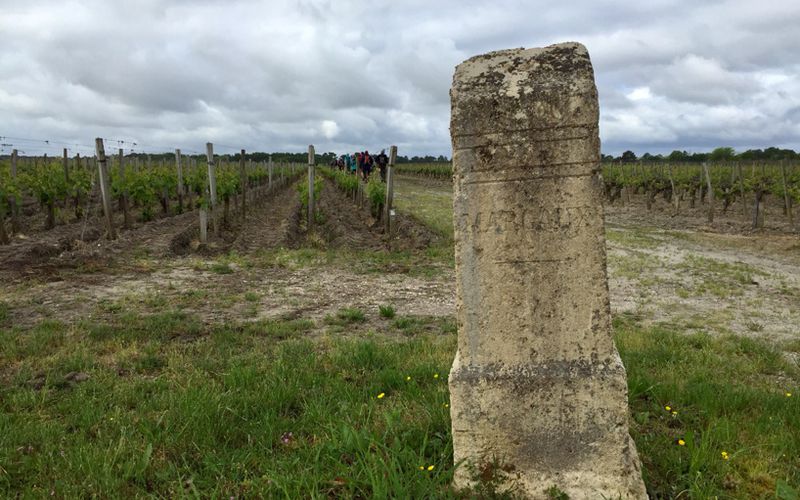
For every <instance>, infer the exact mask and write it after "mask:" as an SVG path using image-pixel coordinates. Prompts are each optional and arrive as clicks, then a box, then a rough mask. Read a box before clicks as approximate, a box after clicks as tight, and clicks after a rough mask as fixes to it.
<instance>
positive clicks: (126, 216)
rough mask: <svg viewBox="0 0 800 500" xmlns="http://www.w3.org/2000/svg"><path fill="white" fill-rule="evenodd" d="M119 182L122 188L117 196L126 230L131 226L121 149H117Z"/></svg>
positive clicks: (123, 155)
mask: <svg viewBox="0 0 800 500" xmlns="http://www.w3.org/2000/svg"><path fill="white" fill-rule="evenodd" d="M118 154H119V182H120V186H122V189H121V192H120V194H119V203H120V205H121V206H122V217H123V225H124V226H125V227H126V228H128V227H130V226H131V214H130V211H129V210H128V196H129V195H128V190H127V188H126V187H125V154H124V153H123V151H122V148H119V151H118Z"/></svg>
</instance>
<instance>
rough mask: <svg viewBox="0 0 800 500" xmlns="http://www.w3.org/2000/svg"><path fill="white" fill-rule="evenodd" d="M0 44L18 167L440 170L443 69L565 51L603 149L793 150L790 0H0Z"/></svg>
mask: <svg viewBox="0 0 800 500" xmlns="http://www.w3.org/2000/svg"><path fill="white" fill-rule="evenodd" d="M700 4H702V6H699V5H700ZM0 37H1V40H2V45H0V118H2V120H0V136H4V137H5V138H3V139H1V141H2V143H4V144H14V146H13V147H17V148H18V149H22V150H24V151H26V152H30V153H34V152H52V154H60V151H61V149H60V148H61V147H62V144H69V145H70V150H71V151H72V152H81V153H84V152H89V151H90V149H89V148H88V146H91V145H92V144H93V138H94V137H97V136H101V137H105V138H108V139H111V140H112V141H111V142H110V143H109V146H111V147H112V148H115V147H117V144H118V143H116V142H114V141H118V140H123V141H127V142H125V143H121V144H123V145H124V146H125V148H132V147H134V146H133V145H132V143H133V142H136V144H137V146H135V148H136V149H137V150H140V151H150V152H155V151H161V150H171V149H173V148H175V147H180V148H182V149H184V150H189V151H203V150H204V146H203V145H204V144H205V142H207V141H212V142H214V143H216V144H217V145H218V146H217V151H219V152H221V153H226V152H233V150H234V148H236V149H238V148H246V149H247V150H250V151H302V150H304V149H305V148H306V146H307V145H308V144H310V143H313V144H315V145H316V147H317V151H337V152H343V151H344V150H351V151H352V150H354V149H356V148H358V149H363V148H365V147H366V148H369V149H373V150H374V149H380V148H381V147H384V146H386V145H388V144H391V143H394V144H398V146H399V148H400V154H409V155H413V154H425V153H430V154H436V155H439V154H445V155H447V156H450V139H449V131H448V122H449V113H450V108H449V96H448V90H449V88H450V84H451V80H452V75H453V70H454V67H455V65H456V64H458V63H460V62H461V61H463V60H464V59H467V58H468V57H471V56H473V55H475V54H479V53H483V52H487V51H491V50H498V49H504V48H512V47H536V46H544V45H549V44H551V43H556V42H561V41H579V42H582V43H583V44H585V45H586V46H587V48H588V49H589V53H590V55H591V57H592V61H593V64H594V68H595V76H596V79H597V84H598V88H599V92H600V106H601V119H600V135H601V138H602V141H603V152H604V153H610V154H619V153H620V152H621V151H624V150H625V149H632V150H634V151H636V152H637V153H639V154H641V153H643V152H645V151H651V152H669V151H671V150H673V149H686V150H689V151H704V150H709V149H711V148H713V147H716V146H721V145H726V146H733V147H735V148H736V149H737V150H742V149H746V148H749V147H766V146H771V145H777V146H782V147H790V148H793V149H797V150H800V78H799V77H798V75H799V74H800V1H798V0H770V1H754V0H751V1H725V0H721V1H708V2H697V1H694V0H686V1H664V0H651V1H646V2H643V1H636V2H634V1H630V2H617V1H609V0H577V1H571V2H567V1H561V2H536V1H528V2H525V1H505V0H493V1H480V2H476V1H469V0H452V1H450V0H424V1H422V0H410V1H403V0H375V1H366V0H365V1H345V0H341V1H340V0H335V1H334V0H286V1H284V0H261V1H255V0H195V1H189V0H136V1H121V0H97V1H95V0H54V1H46V0H45V1H38V0H0ZM12 138H13V139H12ZM20 139H38V140H49V141H50V144H49V145H48V144H45V143H42V142H32V141H22V140H20ZM9 148H10V147H9V146H4V152H5V153H7V152H8V150H9Z"/></svg>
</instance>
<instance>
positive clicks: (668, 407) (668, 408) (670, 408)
mask: <svg viewBox="0 0 800 500" xmlns="http://www.w3.org/2000/svg"><path fill="white" fill-rule="evenodd" d="M664 409H665V410H667V411H670V410H672V407H671V406H665V407H664Z"/></svg>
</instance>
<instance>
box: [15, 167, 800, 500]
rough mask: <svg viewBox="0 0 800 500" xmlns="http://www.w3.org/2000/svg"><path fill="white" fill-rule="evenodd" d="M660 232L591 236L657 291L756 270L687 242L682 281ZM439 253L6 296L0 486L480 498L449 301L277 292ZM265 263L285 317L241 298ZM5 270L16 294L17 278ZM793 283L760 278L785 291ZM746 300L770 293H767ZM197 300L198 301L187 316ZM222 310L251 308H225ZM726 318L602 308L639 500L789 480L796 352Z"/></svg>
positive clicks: (734, 283) (794, 441)
mask: <svg viewBox="0 0 800 500" xmlns="http://www.w3.org/2000/svg"><path fill="white" fill-rule="evenodd" d="M447 189H448V188H447V187H446V186H444V185H440V183H437V184H433V187H432V188H431V189H428V188H426V186H425V184H424V183H421V182H416V181H415V182H414V183H412V184H404V183H403V182H402V180H401V181H400V182H398V192H399V196H398V209H400V210H413V213H414V215H415V216H417V217H419V218H420V220H423V221H426V222H427V223H429V224H430V225H431V226H432V227H434V228H436V229H437V230H439V231H441V232H442V234H444V235H448V234H450V235H452V225H451V224H450V222H449V221H450V219H449V218H450V217H451V212H450V211H449V210H451V209H450V208H449V206H450V205H449V203H450V200H449V198H448V194H447ZM428 191H430V192H428ZM400 200H405V201H403V202H401V201H400ZM404 203H405V204H404ZM448 228H450V229H448ZM447 231H450V232H449V233H448V232H447ZM661 238H663V235H662V234H660V233H655V232H651V231H644V230H638V229H637V230H633V231H628V230H625V231H623V230H621V229H617V230H612V231H610V232H609V241H610V244H612V245H615V247H618V248H621V249H623V250H625V252H626V253H624V255H623V254H620V255H616V254H613V253H612V254H611V255H610V257H609V259H610V261H611V260H612V259H613V262H612V266H611V270H612V279H629V278H625V277H623V276H622V275H626V276H630V277H637V276H639V275H641V270H646V271H648V272H651V271H652V273H653V276H655V277H653V278H649V279H650V280H651V283H650V282H648V283H650V284H649V285H647V286H652V287H653V290H656V291H657V292H658V293H662V294H663V293H665V292H664V291H665V290H667V291H669V293H673V292H674V293H677V292H676V290H678V289H679V288H680V287H684V288H685V289H686V293H687V294H688V295H689V296H690V298H691V297H695V296H700V297H713V300H714V301H717V302H719V303H722V304H726V303H727V301H729V300H733V299H734V298H736V297H738V299H741V298H742V297H741V296H736V295H733V296H731V294H730V293H728V292H731V291H734V292H735V291H736V290H738V289H739V287H740V286H744V284H746V283H747V282H748V280H750V281H753V280H757V281H763V280H764V279H766V278H765V277H764V275H763V273H764V270H763V269H762V268H760V267H758V266H754V265H752V264H747V263H726V262H722V261H720V262H717V261H711V262H709V261H708V260H704V259H705V258H704V257H693V258H692V259H682V260H681V261H680V262H683V263H684V264H683V265H684V266H685V267H683V268H676V269H677V271H676V272H680V273H682V274H693V275H697V276H698V278H697V280H695V281H692V282H691V286H689V283H688V282H676V283H672V281H673V280H674V278H673V277H671V276H664V275H663V271H664V267H665V266H666V265H667V264H665V262H664V261H662V260H659V259H658V258H654V257H652V255H651V254H649V253H646V251H647V250H657V249H659V248H660V247H661V246H662V245H663V240H662V239H661ZM623 257H624V258H623ZM398 262H399V264H398ZM667 262H671V261H667ZM450 263H451V257H449V256H445V254H444V253H437V252H436V251H433V252H422V253H419V254H415V253H405V254H397V255H393V254H386V253H379V252H347V253H344V252H333V253H331V252H329V251H319V250H311V249H300V250H291V251H270V252H262V253H258V254H253V255H246V256H242V255H235V254H231V255H227V256H222V257H220V258H218V259H216V260H214V261H213V262H198V263H194V264H191V265H192V266H194V267H195V268H196V272H198V273H200V272H201V273H203V280H199V281H197V282H195V281H188V280H187V281H185V282H181V283H180V286H179V287H177V290H172V289H171V288H170V286H169V285H167V286H162V285H159V286H160V288H159V289H158V291H154V290H153V289H150V288H146V289H144V288H143V289H138V288H132V287H127V288H128V289H127V291H126V293H125V294H124V295H122V296H121V297H120V298H119V299H116V300H104V301H101V302H99V303H98V304H97V305H96V306H95V307H93V308H90V309H89V310H88V313H86V314H81V315H75V316H70V315H67V314H65V313H64V312H63V311H58V310H56V311H53V312H52V314H51V317H50V318H48V319H42V320H38V321H36V322H33V323H31V324H26V325H25V326H20V325H19V324H17V323H15V322H14V318H16V317H17V316H16V312H15V308H18V307H21V305H20V303H19V302H18V301H15V300H14V297H13V296H11V295H12V294H10V293H6V294H5V297H6V298H8V297H10V299H9V300H5V299H4V300H3V301H0V496H4V497H13V496H22V497H44V496H53V497H56V498H73V497H88V496H93V495H96V496H99V497H131V496H159V497H170V498H172V497H196V496H203V497H205V496H209V497H234V498H250V497H259V496H262V497H286V498H298V497H301V498H302V497H316V498H323V497H331V496H333V497H342V498H371V497H378V498H381V497H384V498H385V497H394V498H432V497H433V498H458V497H459V496H461V497H466V498H470V497H472V498H475V497H485V496H487V495H488V494H490V493H491V491H488V490H482V491H475V492H471V493H470V492H468V493H465V494H462V495H458V494H456V493H455V492H453V491H452V490H451V489H450V487H449V483H450V480H451V478H452V474H453V464H452V445H451V439H450V422H449V409H448V408H447V404H448V392H447V383H446V378H447V372H448V371H449V367H450V364H451V362H452V357H453V354H454V349H455V340H456V333H455V328H454V325H453V321H452V317H451V316H449V315H443V316H427V315H424V314H415V313H412V312H409V311H408V310H406V309H405V308H404V307H403V306H396V305H391V304H390V303H389V302H391V301H388V299H387V302H385V303H384V302H382V301H383V300H384V299H383V298H381V299H380V301H379V302H377V303H376V304H374V305H370V306H369V307H366V306H364V305H363V304H364V303H365V302H363V301H362V302H359V304H358V305H354V304H349V305H346V306H342V305H341V304H346V301H345V302H341V301H339V302H334V304H336V306H335V307H337V308H336V309H333V310H329V311H326V312H324V313H321V314H320V313H319V311H318V310H317V309H320V308H324V307H325V306H324V305H319V306H318V307H317V308H316V309H309V308H308V307H309V306H308V304H307V303H306V302H304V300H307V299H305V298H304V296H302V295H298V293H299V292H296V291H294V290H295V288H297V287H305V289H308V288H309V287H311V288H313V290H310V295H312V296H313V297H312V299H308V300H312V301H316V303H320V300H321V299H324V298H325V296H326V295H327V294H330V293H333V292H332V290H333V289H331V288H325V286H323V285H324V282H320V283H322V284H319V283H315V282H313V281H311V279H312V278H313V276H314V275H315V274H320V275H323V276H324V275H325V274H328V273H338V274H335V276H336V277H335V279H334V280H333V282H334V285H337V286H339V287H341V283H342V282H343V279H344V278H348V277H350V275H347V274H343V272H342V271H341V270H340V269H341V268H347V269H348V270H349V272H351V273H352V274H353V276H352V278H353V279H363V280H370V279H373V276H374V275H376V273H382V274H381V275H380V276H379V277H380V278H381V279H383V280H390V281H391V280H398V282H400V281H401V280H409V279H413V280H417V281H420V280H421V282H422V283H423V284H424V283H428V282H431V281H430V280H440V279H441V275H442V273H443V271H442V270H441V267H442V266H443V265H445V266H448V265H450ZM148 265H149V266H153V267H157V266H159V265H162V266H166V265H167V264H166V263H163V264H159V263H158V262H155V261H154V262H150V263H149V264H148ZM398 266H400V269H398ZM417 266H419V267H421V268H424V269H428V271H424V272H419V271H416V270H415V268H416V267H417ZM637 266H638V267H637ZM637 269H638V270H639V271H637ZM269 270H275V271H274V272H272V271H270V272H272V274H266V275H262V274H258V273H259V272H267V271H269ZM278 270H279V271H280V273H278ZM149 272H150V273H151V274H149V275H147V276H150V279H154V278H155V276H156V274H155V271H154V270H150V271H149ZM659 273H661V274H659ZM410 274H411V275H413V276H409V275H410ZM772 274H774V272H772ZM169 276H173V277H174V276H178V275H176V274H175V273H173V274H170V275H169ZM298 276H299V277H300V278H297V277H298ZM773 278H775V277H774V276H773ZM170 279H173V278H170ZM175 279H177V278H175ZM630 279H632V278H630ZM426 280H427V281H426ZM245 281H246V282H247V283H246V284H244V285H243V283H244V282H245ZM266 281H269V283H267V285H268V286H273V287H278V286H280V287H282V288H280V289H279V290H277V292H276V293H279V294H281V298H282V299H281V300H283V301H284V302H288V303H293V301H296V302H297V307H296V309H294V310H293V312H292V313H291V314H283V315H281V316H278V317H269V318H265V317H263V316H262V315H261V314H260V313H261V312H262V311H261V310H260V309H261V308H263V307H267V306H265V305H264V304H265V303H264V302H263V301H264V300H265V297H266V296H268V295H269V291H268V290H266V289H265V288H263V287H259V286H258V285H259V284H260V283H262V282H266ZM775 281H776V283H778V282H780V280H779V279H777V278H775ZM706 282H708V283H709V284H715V287H712V286H711V285H703V283H706ZM201 283H202V284H203V286H201ZM209 283H210V284H209ZM376 283H377V282H376ZM640 284H641V283H640ZM701 285H702V286H705V288H703V287H702V286H701ZM16 286H17V287H18V288H15V289H14V290H15V291H18V293H20V294H22V293H23V292H24V288H25V286H29V285H16ZM30 286H33V285H30ZM51 286H52V285H51ZM317 286H319V289H317V288H315V287H317ZM748 286H749V285H748ZM793 287H794V285H793V284H792V283H788V284H787V285H786V287H785V289H786V292H785V293H784V292H783V291H782V289H781V288H780V287H777V286H776V288H774V289H772V288H770V289H769V291H768V294H769V295H773V294H774V295H776V296H778V297H779V298H780V299H781V300H784V299H787V298H791V297H793V296H794V295H792V294H794V293H795V291H794V288H793ZM46 289H47V288H46V287H45V288H43V290H46ZM304 291H308V290H304ZM412 292H413V293H423V294H424V293H427V292H426V291H425V289H416V288H415V289H413V290H412ZM428 292H430V291H428ZM758 293H760V294H762V295H758ZM782 294H783V295H782ZM745 298H748V300H756V299H759V298H760V299H763V300H765V301H766V300H770V298H769V297H768V296H767V292H765V291H761V292H758V291H748V295H747V296H746V297H745ZM679 299H680V300H684V299H681V298H680V297H679ZM738 299H737V300H738ZM431 300H439V299H438V298H436V299H431ZM46 304H47V302H46V301H44V300H43V302H42V304H40V305H41V306H42V307H45V306H46ZM208 304H213V305H214V307H216V309H211V310H210V312H208V311H207V312H206V313H204V314H199V313H198V311H200V310H203V307H208ZM370 304H372V303H370ZM378 304H380V306H379V305H378ZM235 307H241V308H242V310H243V311H250V310H251V309H252V310H253V313H254V314H245V315H240V316H239V317H238V319H237V315H233V316H226V315H225V314H224V312H225V311H226V310H230V309H231V308H235ZM312 313H316V314H312ZM761 321H763V322H764V323H766V321H764V320H761ZM698 330H700V331H698ZM729 330H730V329H725V328H723V329H720V330H719V331H717V330H715V329H712V328H709V327H708V326H707V325H700V327H699V328H698V327H695V328H691V329H689V328H688V327H687V326H686V323H685V322H684V321H673V320H669V321H657V320H654V319H653V318H652V317H650V316H647V315H646V314H644V313H643V312H642V311H639V310H636V309H633V310H629V311H628V312H621V313H619V314H617V316H616V317H615V319H614V334H615V339H616V341H617V345H618V347H619V350H620V353H621V356H622V358H623V362H624V363H625V366H626V369H627V372H628V383H629V390H630V406H631V433H632V435H633V437H634V439H635V441H636V444H637V448H638V451H639V455H640V457H641V459H642V463H643V466H644V475H645V482H646V484H647V487H648V490H649V493H650V495H651V498H713V497H715V496H716V497H719V498H776V497H777V498H783V499H790V498H796V497H797V496H796V495H797V490H798V488H800V403H799V402H798V397H800V366H799V365H798V362H797V359H798V357H797V356H792V355H791V354H792V352H793V351H794V352H797V351H800V342H798V341H797V340H796V339H795V340H794V341H793V342H787V343H786V344H780V345H778V344H775V343H773V342H769V341H768V340H764V339H761V338H760V337H758V336H757V335H755V338H751V337H747V336H743V335H733V334H732V333H731V332H730V331H729ZM754 333H755V332H754ZM489 489H490V487H489Z"/></svg>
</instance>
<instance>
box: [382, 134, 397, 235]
mask: <svg viewBox="0 0 800 500" xmlns="http://www.w3.org/2000/svg"><path fill="white" fill-rule="evenodd" d="M396 159H397V146H392V147H390V148H389V164H388V165H387V166H386V201H385V202H384V204H383V210H384V213H383V220H384V231H385V232H386V234H388V235H391V234H392V233H391V231H392V201H394V162H395V160H396Z"/></svg>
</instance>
